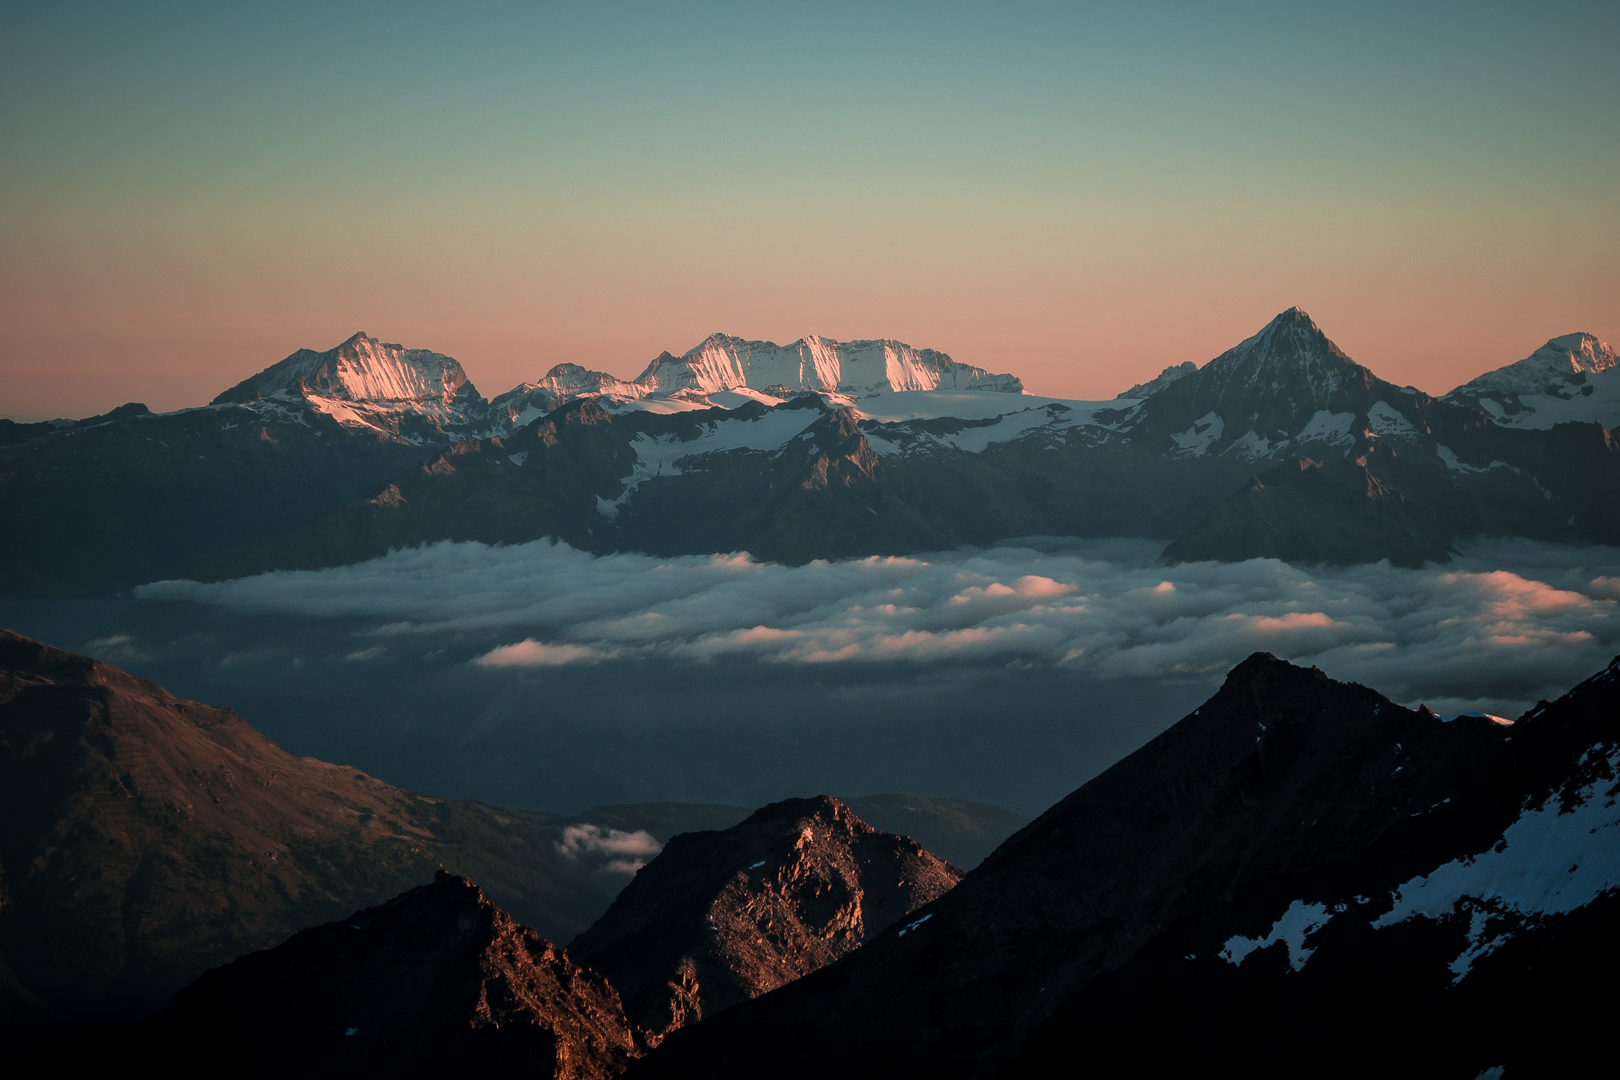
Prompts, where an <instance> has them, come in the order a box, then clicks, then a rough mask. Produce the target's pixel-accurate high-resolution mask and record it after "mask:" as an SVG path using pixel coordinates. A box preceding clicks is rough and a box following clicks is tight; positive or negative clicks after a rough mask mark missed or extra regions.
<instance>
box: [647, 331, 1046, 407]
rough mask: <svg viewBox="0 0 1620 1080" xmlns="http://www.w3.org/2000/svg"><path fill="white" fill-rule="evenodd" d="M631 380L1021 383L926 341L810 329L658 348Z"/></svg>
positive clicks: (699, 384) (662, 387) (773, 385)
mask: <svg viewBox="0 0 1620 1080" xmlns="http://www.w3.org/2000/svg"><path fill="white" fill-rule="evenodd" d="M636 382H637V383H638V384H639V385H641V386H643V387H645V388H646V389H647V392H649V393H663V394H668V393H673V392H675V391H678V390H684V389H692V390H697V391H699V392H700V393H704V394H712V393H715V392H718V391H721V390H734V389H738V388H741V387H746V388H748V389H751V390H762V391H772V390H777V391H805V390H810V391H823V392H826V393H842V394H853V395H857V396H865V395H868V394H875V393H883V392H885V391H897V390H992V391H1000V392H1004V393H1017V392H1019V391H1020V390H1022V389H1023V383H1021V382H1020V381H1019V380H1018V379H1017V378H1016V377H1015V376H1012V375H993V374H991V373H990V372H987V371H985V370H984V369H983V368H977V367H972V366H970V365H968V364H959V363H957V362H956V361H954V360H952V359H951V358H950V357H949V356H947V355H945V354H944V353H942V352H936V351H935V350H933V349H914V348H912V347H911V346H910V345H907V344H905V343H904V342H900V341H894V340H892V339H887V338H885V339H882V340H877V341H845V342H839V341H834V340H833V339H831V338H823V337H817V336H815V335H813V334H812V335H811V336H809V337H804V338H800V339H799V340H798V341H795V342H793V343H792V344H790V345H776V344H774V343H772V342H769V341H746V340H744V339H742V338H736V337H731V336H729V335H727V334H714V335H712V336H710V337H709V338H707V339H705V340H704V341H703V342H702V343H701V344H699V345H698V346H697V347H696V348H693V349H691V350H690V351H688V352H687V353H686V354H685V355H683V356H681V357H678V358H677V357H672V356H669V354H667V353H666V354H664V355H663V356H660V357H659V358H658V359H656V360H654V361H653V362H652V363H651V364H649V365H648V367H647V370H646V371H644V372H642V374H641V376H640V378H638V379H637V380H636Z"/></svg>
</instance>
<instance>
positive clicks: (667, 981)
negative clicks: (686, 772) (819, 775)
mask: <svg viewBox="0 0 1620 1080" xmlns="http://www.w3.org/2000/svg"><path fill="white" fill-rule="evenodd" d="M960 877H961V871H959V870H957V869H956V868H955V867H953V866H951V865H950V864H949V863H946V862H944V861H943V860H941V859H939V858H937V857H935V856H933V855H930V854H929V853H928V852H926V851H924V850H923V849H922V848H921V847H919V846H918V845H917V843H916V842H915V841H913V840H911V839H909V838H907V837H903V836H895V835H892V834H890V833H884V832H879V831H878V830H876V829H874V828H872V826H870V825H868V824H866V823H865V822H864V821H862V820H861V819H860V818H858V817H856V816H855V815H854V814H852V813H851V812H850V811H849V808H848V807H846V806H845V805H844V804H843V803H841V802H839V801H838V800H837V799H832V798H828V797H827V796H820V797H818V798H814V799H788V800H785V801H783V802H779V803H773V804H771V805H770V806H767V807H765V808H763V809H762V810H760V811H758V812H757V813H755V814H754V815H753V816H751V817H749V818H748V819H747V820H746V821H744V822H742V823H741V824H739V825H736V826H734V827H732V828H730V829H726V830H724V831H721V832H701V833H686V834H684V835H681V836H677V837H675V838H674V839H672V840H671V841H670V842H669V844H668V845H667V846H666V847H665V848H664V850H663V852H662V853H660V854H659V856H658V857H657V858H655V859H654V860H653V861H652V862H651V863H649V864H648V865H647V866H645V867H644V868H643V869H642V870H641V871H640V873H638V874H637V875H636V877H635V880H634V881H632V882H631V883H630V884H629V885H628V886H626V887H625V890H624V892H622V893H620V894H619V898H618V899H617V900H615V901H614V903H613V906H612V907H611V908H609V909H608V911H607V914H605V915H603V916H602V918H601V919H600V920H599V921H598V922H597V923H596V925H594V926H592V927H591V928H590V929H589V930H587V931H586V932H585V933H583V934H581V935H580V936H579V937H578V938H576V939H575V940H574V942H573V944H572V945H571V946H570V951H571V952H572V954H573V955H574V956H575V957H576V958H577V959H578V960H579V961H580V962H581V963H584V964H588V965H589V966H591V967H592V968H594V969H596V970H598V971H600V972H602V973H603V974H605V975H606V976H607V977H608V979H609V980H610V981H611V982H612V983H613V985H614V986H615V987H616V988H617V989H618V991H619V993H620V995H621V996H622V998H623V1000H624V1005H625V1011H626V1012H627V1013H628V1015H629V1016H630V1018H631V1019H632V1020H633V1021H634V1022H635V1023H637V1024H639V1025H641V1026H642V1027H645V1028H647V1029H648V1030H649V1031H650V1032H652V1033H654V1034H655V1035H656V1036H661V1035H664V1034H667V1033H668V1032H670V1031H673V1030H674V1029H676V1028H679V1027H683V1026H685V1025H687V1024H691V1023H694V1022H696V1021H698V1020H701V1019H703V1018H705V1017H709V1016H713V1015H714V1014H715V1013H717V1012H720V1011H721V1010H724V1009H727V1008H730V1007H731V1006H733V1005H736V1004H738V1003H740V1002H743V1001H747V1000H749V999H751V998H756V997H759V996H760V995H761V994H764V993H766V992H768V991H771V990H774V989H776V988H777V987H780V986H783V985H786V984H787V983H790V982H792V981H794V980H795V979H799V978H802V977H803V976H805V975H808V974H809V973H811V972H813V971H816V970H818V969H820V968H823V967H825V966H827V965H828V964H831V963H833V962H834V961H836V960H838V959H840V958H841V957H843V956H846V955H848V954H849V953H851V952H853V951H854V950H855V949H857V948H859V947H860V946H861V945H862V944H864V943H865V942H867V941H869V940H871V938H872V937H874V936H875V935H877V934H879V933H881V932H882V931H883V930H885V929H887V928H888V927H890V926H893V925H894V924H895V923H896V922H897V921H899V920H901V919H904V918H905V917H906V916H908V915H910V914H911V912H913V911H915V910H916V909H917V908H919V907H921V906H922V905H924V904H927V903H929V902H931V901H933V900H935V899H936V898H938V897H939V896H941V895H943V894H944V893H945V892H946V891H948V890H949V889H950V888H951V887H952V886H954V885H955V884H956V882H957V880H958V878H960Z"/></svg>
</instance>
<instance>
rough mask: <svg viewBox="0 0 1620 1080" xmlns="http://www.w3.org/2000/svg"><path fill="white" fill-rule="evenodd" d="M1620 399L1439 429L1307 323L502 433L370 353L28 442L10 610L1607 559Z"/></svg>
mask: <svg viewBox="0 0 1620 1080" xmlns="http://www.w3.org/2000/svg"><path fill="white" fill-rule="evenodd" d="M1617 387H1620V369H1617V368H1616V367H1615V364H1614V355H1613V352H1612V350H1611V349H1609V348H1608V346H1606V345H1604V344H1603V343H1602V342H1599V341H1597V340H1596V339H1594V338H1592V337H1591V336H1590V335H1580V334H1577V335H1568V336H1565V337H1560V338H1555V339H1553V340H1552V341H1550V342H1549V343H1548V344H1547V345H1546V346H1544V347H1543V348H1541V349H1539V350H1537V352H1536V353H1535V354H1534V355H1532V356H1531V357H1529V358H1527V359H1525V360H1523V361H1520V362H1518V363H1516V364H1512V365H1509V366H1507V367H1505V368H1502V369H1499V370H1497V371H1494V372H1491V373H1488V374H1486V375H1482V376H1480V377H1479V378H1477V379H1474V380H1472V381H1471V382H1469V383H1467V384H1465V385H1464V386H1461V387H1458V388H1457V389H1456V390H1453V391H1451V392H1450V393H1448V394H1445V395H1443V396H1441V397H1440V398H1431V397H1430V396H1428V395H1427V394H1424V393H1422V392H1420V391H1418V390H1416V389H1414V388H1412V387H1401V386H1395V385H1393V384H1391V383H1388V382H1386V381H1384V380H1382V379H1380V378H1379V377H1378V376H1377V375H1375V374H1374V373H1373V372H1372V371H1371V370H1369V369H1368V368H1366V367H1364V366H1362V365H1360V364H1358V363H1356V362H1355V361H1354V360H1352V359H1351V358H1350V357H1348V356H1347V355H1345V353H1344V352H1343V351H1342V350H1340V349H1339V348H1338V347H1337V346H1336V345H1334V344H1333V342H1332V341H1331V340H1329V338H1328V337H1327V336H1326V334H1324V333H1323V332H1322V330H1321V329H1320V328H1319V327H1318V326H1317V325H1316V324H1315V323H1314V322H1313V321H1312V320H1311V319H1310V318H1309V317H1308V316H1307V315H1305V313H1303V312H1301V311H1299V310H1298V309H1290V310H1288V311H1286V312H1284V313H1282V314H1281V315H1279V316H1277V317H1276V318H1275V319H1273V320H1272V321H1271V322H1270V323H1268V324H1267V325H1266V326H1265V327H1264V328H1262V329H1261V331H1260V332H1259V333H1257V334H1256V335H1255V336H1253V337H1251V338H1249V339H1248V340H1246V341H1244V342H1242V343H1240V344H1239V345H1237V346H1235V347H1234V348H1232V349H1230V350H1228V351H1227V352H1225V353H1223V354H1222V355H1220V356H1219V357H1216V358H1215V359H1214V360H1212V361H1210V362H1209V363H1207V364H1205V365H1203V366H1201V367H1199V366H1196V365H1193V364H1191V363H1182V364H1180V365H1173V366H1171V367H1169V368H1167V369H1166V370H1165V371H1164V372H1163V373H1162V374H1161V375H1160V376H1159V377H1157V378H1156V379H1153V380H1151V381H1149V382H1147V383H1144V384H1141V385H1139V386H1136V387H1133V388H1132V389H1131V390H1130V391H1127V394H1126V396H1122V397H1120V398H1118V399H1115V400H1112V401H1106V402H1081V401H1069V400H1062V399H1056V398H1046V397H1040V396H1038V395H1031V394H1028V393H1024V392H1023V391H1022V384H1021V383H1020V381H1019V380H1018V379H1017V378H1015V377H1013V376H1011V375H994V374H990V373H988V372H985V371H983V370H982V369H979V368H974V367H969V366H967V365H962V364H958V363H956V362H955V361H953V360H951V359H950V358H949V357H948V356H946V355H944V354H942V353H938V352H934V351H932V350H925V349H913V348H911V347H910V346H907V345H903V344H901V343H899V342H894V341H857V342H848V343H840V342H835V341H831V340H829V339H823V338H816V337H808V338H805V339H802V340H801V341H798V342H795V343H794V344H792V345H789V346H777V345H774V344H771V343H769V342H749V341H743V340H741V339H737V338H731V337H726V336H724V335H715V336H713V337H711V338H709V339H707V340H706V341H704V342H703V343H702V344H700V345H699V346H697V347H695V348H694V349H691V350H689V351H688V352H687V353H685V354H684V355H682V356H680V357H674V356H671V355H669V354H667V353H666V354H663V355H661V356H659V357H658V358H656V359H655V360H654V361H653V362H652V363H651V364H650V365H649V366H648V368H647V370H646V371H645V372H644V373H643V374H642V375H641V376H640V377H638V378H637V379H635V380H633V381H628V382H627V381H623V380H618V379H615V378H613V377H612V376H609V375H606V374H603V373H600V372H590V371H586V370H585V369H583V368H579V367H577V366H574V365H558V366H557V367H554V368H553V369H551V371H550V372H548V373H547V375H546V376H545V377H544V378H542V379H540V380H538V381H537V382H535V383H532V384H530V383H525V384H523V385H522V386H519V387H516V388H514V389H513V390H512V391H509V392H508V393H506V394H502V395H499V396H498V397H496V398H495V399H494V400H493V401H486V400H485V399H484V398H483V397H482V396H481V395H479V394H478V392H477V391H476V390H475V389H474V387H473V385H472V383H471V382H470V381H468V379H467V377H466V374H465V372H464V371H463V370H462V369H461V367H460V365H459V364H458V363H457V362H456V361H455V360H453V359H451V358H450V357H447V356H443V355H441V354H438V353H432V352H426V351H422V350H410V349H404V348H401V347H400V346H397V345H388V344H383V343H381V342H378V341H376V340H375V339H372V338H369V337H366V336H365V335H363V334H359V335H356V336H355V337H353V338H351V339H350V340H349V341H347V342H344V343H343V344H342V345H340V346H338V347H337V348H335V349H332V350H329V351H327V352H324V353H316V352H312V351H309V350H301V351H299V352H297V353H294V354H293V355H292V356H290V357H288V358H287V359H285V360H283V361H281V362H279V363H277V364H274V365H271V366H270V367H269V368H266V369H265V370H264V371H262V372H260V373H259V374H257V375H254V376H252V377H251V378H248V379H246V380H244V381H242V382H240V383H239V384H237V385H236V386H234V387H232V388H231V389H230V390H227V391H226V392H224V393H222V394H221V395H219V396H218V397H217V398H216V399H215V400H214V402H213V403H211V404H210V405H208V406H205V407H202V408H198V409H189V410H181V411H180V412H176V413H167V414H161V415H154V414H150V413H147V412H145V411H144V408H142V407H139V406H125V407H124V408H123V409H120V410H115V411H114V412H113V413H110V414H107V415H106V416H104V417H99V418H93V420H92V421H85V422H82V423H76V424H71V425H66V426H53V425H43V426H42V425H33V426H28V430H27V431H23V430H21V427H23V426H18V425H13V427H16V428H18V430H17V431H15V432H11V434H9V435H7V438H10V437H13V436H14V437H15V438H16V439H19V440H21V441H15V442H12V443H11V444H10V445H7V446H3V447H0V496H3V497H4V498H5V500H6V503H7V505H8V507H9V508H11V512H10V513H8V514H7V516H6V518H5V520H4V522H3V523H0V556H3V557H4V565H5V566H6V568H7V569H6V573H5V575H4V576H3V577H0V590H3V591H4V592H5V593H6V594H10V595H71V594H94V593H98V592H111V591H120V590H127V589H128V588H130V587H132V586H134V585H137V584H140V583H143V582H147V581H152V580H158V579H163V578H173V577H201V578H218V577H229V576H237V575H241V574H246V573H253V572H258V571H263V570H269V569H281V568H313V567H323V566H332V565H342V564H346V563H350V562H354V561H358V560H363V559H366V558H370V557H373V556H377V555H381V554H384V553H385V552H387V551H388V550H389V549H391V548H396V547H400V546H407V545H415V544H419V543H425V542H432V541H437V540H445V539H453V540H479V541H484V542H490V543H500V542H520V541H526V540H533V539H537V538H540V537H548V536H549V537H554V538H557V539H560V540H563V541H565V542H567V543H569V544H571V545H573V546H575V547H578V548H581V549H584V550H588V551H592V552H597V553H606V552H612V551H643V552H647V553H651V554H656V555H677V554H707V553H710V552H715V551H738V550H747V551H749V552H751V553H753V554H754V555H755V556H756V557H759V558H763V559H771V560H780V561H786V562H793V563H799V562H805V561H808V560H811V559H817V558H828V559H831V558H841V557H850V556H861V555H871V554H907V553H912V552H917V551H924V550H940V549H949V548H955V547H958V546H961V545H964V544H968V545H985V544H991V543H995V542H997V541H1000V540H1005V539H1010V538H1014V537H1019V536H1033V535H1071V536H1091V537H1096V536H1143V537H1157V538H1172V542H1171V544H1170V545H1169V547H1168V548H1167V549H1166V553H1165V554H1166V558H1168V559H1172V560H1176V559H1180V560H1201V559H1218V560H1241V559H1245V558H1252V557H1257V556H1266V557H1278V558H1284V559H1288V560H1292V561H1298V562H1332V563H1355V562H1363V561H1377V560H1379V559H1385V558H1387V559H1390V560H1391V561H1393V562H1396V563H1398V564H1404V565H1416V564H1420V563H1422V562H1424V561H1426V560H1437V561H1443V560H1444V559H1446V558H1447V557H1448V552H1449V551H1450V550H1451V548H1452V545H1453V544H1454V543H1456V542H1457V541H1458V540H1460V539H1462V538H1465V537H1468V536H1471V535H1476V534H1480V533H1492V534H1499V535H1510V536H1524V537H1531V538H1536V539H1544V540H1555V541H1565V542H1576V543H1617V542H1620V445H1617V443H1616V437H1615V435H1614V433H1613V431H1612V430H1611V429H1612V428H1613V427H1614V426H1616V425H1620V389H1617ZM44 428H48V429H49V430H44ZM8 431H9V429H8ZM0 434H6V433H4V432H0ZM3 441H5V440H4V439H0V442H3Z"/></svg>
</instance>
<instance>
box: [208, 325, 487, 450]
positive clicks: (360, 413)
mask: <svg viewBox="0 0 1620 1080" xmlns="http://www.w3.org/2000/svg"><path fill="white" fill-rule="evenodd" d="M211 404H213V405H227V404H245V405H248V406H250V407H252V408H254V409H255V410H256V411H258V412H262V413H265V414H267V415H279V414H284V413H289V412H290V411H296V410H301V409H302V408H304V407H305V406H307V407H309V408H310V409H312V410H314V411H315V412H317V413H321V414H324V415H326V416H330V417H332V418H333V419H334V420H336V421H337V422H338V423H339V424H342V425H346V426H353V427H366V428H371V429H374V430H375V431H377V432H379V433H383V434H385V435H388V436H392V437H394V438H396V439H400V440H403V441H407V442H413V443H417V444H419V445H420V444H427V443H433V442H442V441H444V440H445V439H448V438H453V437H465V436H467V435H471V434H473V433H474V432H475V431H479V430H481V429H480V425H481V424H484V423H485V422H486V421H487V419H488V415H489V406H488V403H486V402H485V401H484V399H483V397H482V396H481V395H479V393H478V390H477V388H476V387H474V386H473V384H472V383H471V382H470V381H469V380H468V379H467V373H466V372H465V371H463V370H462V367H461V364H460V363H458V362H457V361H456V360H455V359H454V358H453V357H449V356H445V355H444V354H442V353H436V352H431V351H429V350H427V349H407V348H405V347H403V346H401V345H392V344H387V343H384V342H381V341H378V340H377V339H376V338H374V337H369V336H367V335H366V334H365V333H363V332H362V333H358V334H355V335H354V336H353V337H351V338H350V339H349V340H347V341H345V342H344V343H343V344H341V345H339V346H337V347H336V348H334V349H328V350H327V351H325V352H314V351H313V350H310V349H299V350H298V351H297V352H295V353H293V354H292V355H291V356H289V357H287V358H286V359H285V360H282V361H280V362H279V363H276V364H272V365H271V366H269V367H268V368H265V369H264V370H263V371H261V372H259V373H258V374H257V375H255V376H253V377H252V378H250V379H246V380H244V381H242V382H240V383H238V384H237V385H235V386H233V387H231V388H230V389H229V390H226V391H225V392H224V393H222V394H220V395H219V396H218V397H216V398H215V399H214V400H213V401H212V402H211Z"/></svg>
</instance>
